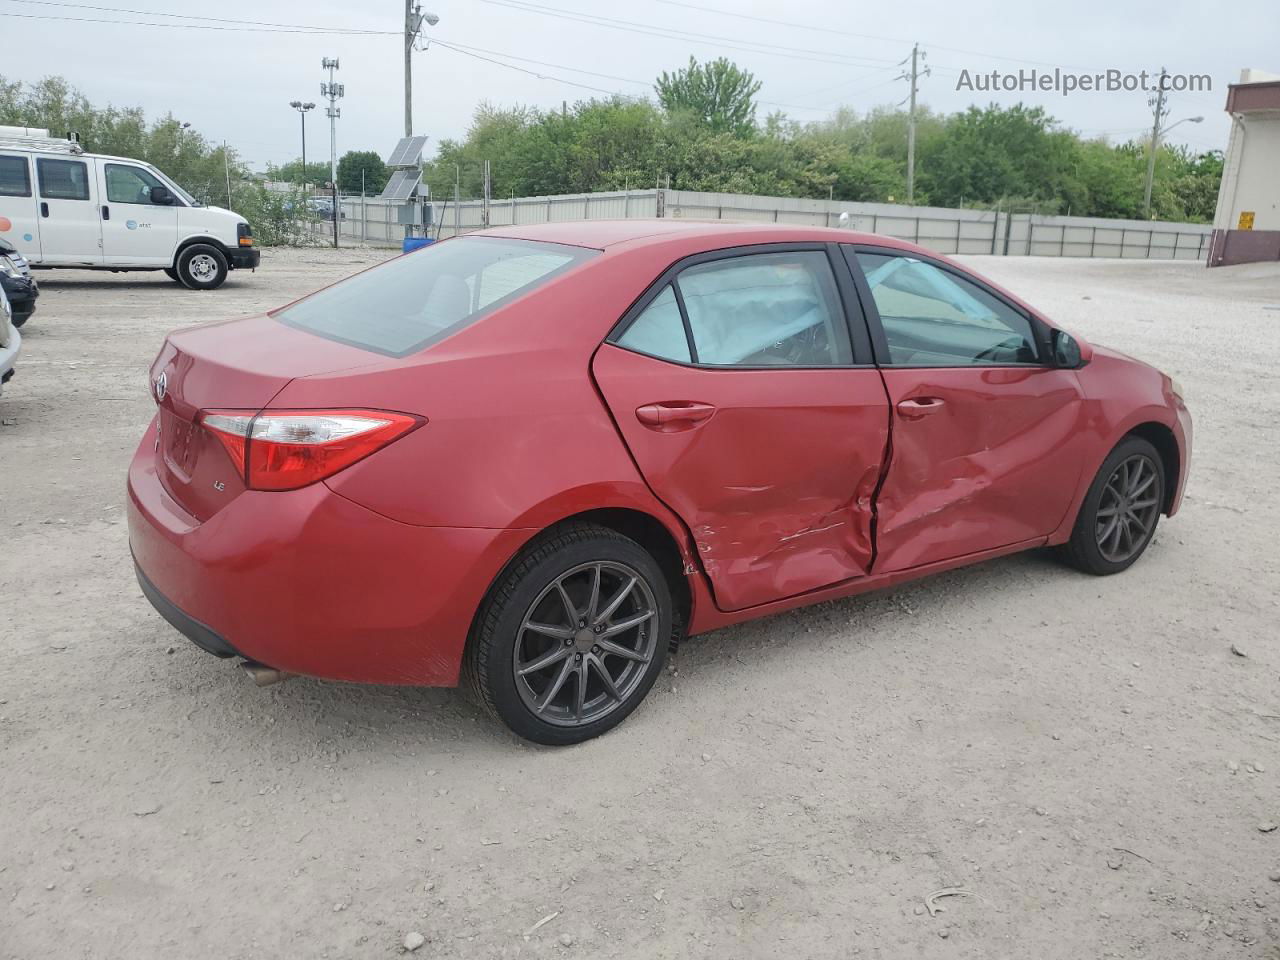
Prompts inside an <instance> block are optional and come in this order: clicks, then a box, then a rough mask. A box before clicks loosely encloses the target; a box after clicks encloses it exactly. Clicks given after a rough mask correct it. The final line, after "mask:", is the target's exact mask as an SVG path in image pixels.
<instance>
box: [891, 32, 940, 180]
mask: <svg viewBox="0 0 1280 960" xmlns="http://www.w3.org/2000/svg"><path fill="white" fill-rule="evenodd" d="M924 61H925V54H924V52H923V51H922V50H921V49H920V44H918V43H917V44H913V45H912V47H911V72H910V73H902V74H899V75H898V76H897V77H896V78H895V79H897V80H910V81H911V92H910V93H908V94H907V99H906V100H905V101H903V103H908V102H909V103H910V104H911V106H910V108H909V110H908V111H907V203H912V202H914V200H915V196H916V93H917V92H918V90H919V85H920V78H921V77H927V76H928V75H929V74H930V73H931V72H932V71H931V70H930V69H929V68H928V67H924V69H921V65H922V64H923V63H924ZM902 62H903V63H906V62H907V61H906V60H903V61H902ZM898 106H902V104H901V103H899V104H898Z"/></svg>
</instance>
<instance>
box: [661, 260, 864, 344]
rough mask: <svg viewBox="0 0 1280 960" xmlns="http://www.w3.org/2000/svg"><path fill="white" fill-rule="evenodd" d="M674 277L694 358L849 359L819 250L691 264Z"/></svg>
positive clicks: (840, 309)
mask: <svg viewBox="0 0 1280 960" xmlns="http://www.w3.org/2000/svg"><path fill="white" fill-rule="evenodd" d="M676 282H677V283H678V284H679V286H680V295H681V297H682V298H683V299H684V307H685V312H686V313H687V315H688V317H689V329H690V332H691V333H692V334H693V348H694V350H695V351H696V353H697V362H698V363H701V364H707V365H710V366H748V367H834V366H841V365H847V364H849V363H852V361H853V357H852V351H851V348H850V345H849V330H848V327H847V326H846V324H845V319H844V312H843V307H842V306H841V304H840V296H839V294H838V293H837V292H836V284H835V278H834V277H833V276H832V274H831V263H830V261H828V260H827V255H826V254H825V253H821V252H818V251H811V250H803V251H796V252H794V253H760V254H752V255H749V256H742V257H732V258H730V259H726V260H714V261H711V262H709V263H700V264H697V265H695V266H692V267H689V268H688V269H686V270H684V271H683V272H681V274H680V276H679V278H678V280H677V281H676Z"/></svg>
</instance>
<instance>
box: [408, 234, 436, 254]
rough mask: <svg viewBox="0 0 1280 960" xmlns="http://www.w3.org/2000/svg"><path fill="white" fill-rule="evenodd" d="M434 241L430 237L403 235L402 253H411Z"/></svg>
mask: <svg viewBox="0 0 1280 960" xmlns="http://www.w3.org/2000/svg"><path fill="white" fill-rule="evenodd" d="M433 243H435V240H433V239H432V238H431V237H405V238H404V247H403V248H402V250H401V252H402V253H412V252H413V251H414V250H421V249H422V248H423V247H425V246H429V245H430V244H433Z"/></svg>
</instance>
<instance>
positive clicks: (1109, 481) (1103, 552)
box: [1060, 436, 1165, 577]
mask: <svg viewBox="0 0 1280 960" xmlns="http://www.w3.org/2000/svg"><path fill="white" fill-rule="evenodd" d="M1130 464H1140V465H1141V466H1140V467H1130V466H1128V465H1130ZM1122 467H1124V468H1125V469H1126V470H1134V469H1137V470H1146V471H1150V476H1153V477H1154V479H1153V480H1150V481H1149V486H1148V487H1147V488H1145V489H1143V490H1142V491H1141V492H1140V493H1139V494H1138V495H1136V496H1134V497H1132V499H1129V498H1127V496H1126V495H1121V496H1120V497H1119V498H1118V501H1117V496H1116V494H1117V492H1119V489H1120V487H1119V486H1117V483H1116V481H1117V477H1118V476H1119V475H1118V471H1120V470H1121V469H1122ZM1147 476H1148V474H1146V473H1141V474H1140V478H1139V479H1138V480H1137V481H1136V482H1135V486H1137V485H1140V484H1142V483H1148V481H1147V480H1146V479H1145V478H1146V477H1147ZM1109 488H1110V489H1109ZM1164 493H1165V476H1164V462H1163V461H1162V460H1161V459H1160V454H1159V452H1157V450H1156V448H1155V447H1153V446H1152V445H1151V444H1150V443H1148V442H1147V441H1146V440H1143V439H1142V438H1141V437H1133V436H1130V437H1126V438H1125V439H1124V440H1122V441H1120V443H1118V444H1117V445H1116V448H1115V449H1114V450H1112V451H1111V453H1110V454H1109V455H1108V456H1107V459H1106V460H1104V461H1103V462H1102V466H1101V467H1100V468H1099V469H1098V474H1097V476H1096V477H1094V478H1093V483H1092V484H1090V485H1089V492H1088V493H1086V494H1085V497H1084V502H1083V503H1081V504H1080V513H1079V515H1077V517H1076V524H1075V528H1074V529H1073V530H1072V532H1071V539H1070V540H1069V541H1067V543H1065V544H1063V546H1062V547H1061V548H1060V556H1061V557H1062V559H1063V560H1065V561H1066V562H1067V563H1069V564H1070V565H1071V566H1073V567H1075V568H1076V569H1078V570H1083V571H1084V572H1085V573H1091V574H1093V575H1094V576H1098V577H1103V576H1109V575H1110V574H1113V573H1120V572H1121V571H1122V570H1127V569H1129V567H1131V566H1133V564H1134V563H1135V562H1136V561H1137V559H1138V558H1139V557H1140V556H1142V554H1143V553H1144V552H1145V551H1146V549H1147V545H1148V544H1149V543H1151V538H1152V537H1153V536H1154V535H1155V532H1156V526H1157V524H1158V523H1159V521H1160V513H1161V511H1162V510H1163V508H1164ZM1104 499H1105V500H1106V504H1107V505H1106V506H1104ZM1122 505H1123V506H1122ZM1130 506H1132V507H1135V508H1136V509H1133V510H1127V509H1125V508H1126V507H1130ZM1113 508H1114V509H1113ZM1100 512H1101V513H1103V515H1102V516H1099V513H1100ZM1130 515H1132V516H1133V517H1134V519H1133V521H1132V523H1130V522H1129V521H1128V520H1127V519H1126V518H1127V517H1128V516H1130ZM1113 516H1115V517H1117V520H1116V524H1119V523H1120V521H1121V520H1125V523H1124V527H1125V529H1124V530H1116V529H1115V526H1113V525H1109V524H1110V521H1111V518H1112V517H1113ZM1139 527H1140V529H1138V528H1139ZM1108 531H1110V533H1108ZM1127 537H1131V539H1128V540H1126V538H1127ZM1113 540H1114V542H1115V544H1116V549H1114V550H1109V549H1108V547H1109V545H1110V544H1111V542H1112V541H1113ZM1100 541H1101V542H1100ZM1120 547H1124V549H1119V548H1120Z"/></svg>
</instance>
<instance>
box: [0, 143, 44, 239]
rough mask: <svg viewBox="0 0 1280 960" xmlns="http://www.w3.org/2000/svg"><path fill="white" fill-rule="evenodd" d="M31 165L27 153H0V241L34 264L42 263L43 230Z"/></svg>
mask: <svg viewBox="0 0 1280 960" xmlns="http://www.w3.org/2000/svg"><path fill="white" fill-rule="evenodd" d="M34 183H35V181H34V179H33V178H32V176H31V162H30V159H29V157H28V155H27V154H25V153H0V237H4V238H5V239H6V240H8V241H9V242H10V243H12V244H13V245H14V246H15V247H17V248H18V251H19V252H20V253H21V254H22V255H23V256H24V257H26V258H27V259H28V260H30V261H31V262H32V263H39V262H40V228H39V227H37V226H36V200H35V189H34V186H33V185H34Z"/></svg>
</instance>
